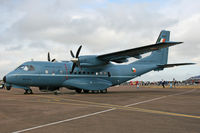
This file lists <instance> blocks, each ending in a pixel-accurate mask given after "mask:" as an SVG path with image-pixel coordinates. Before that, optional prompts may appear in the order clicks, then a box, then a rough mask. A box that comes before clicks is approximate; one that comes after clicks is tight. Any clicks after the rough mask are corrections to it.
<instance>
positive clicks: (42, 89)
mask: <svg viewBox="0 0 200 133" xmlns="http://www.w3.org/2000/svg"><path fill="white" fill-rule="evenodd" d="M39 90H40V91H42V92H48V91H56V90H59V87H49V86H44V87H39Z"/></svg>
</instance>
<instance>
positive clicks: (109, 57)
mask: <svg viewBox="0 0 200 133" xmlns="http://www.w3.org/2000/svg"><path fill="white" fill-rule="evenodd" d="M180 43H182V42H161V43H156V44H151V45H147V46H142V47H138V48H133V49H128V50H123V51H119V52H113V53H109V54H103V55H99V56H97V58H98V59H100V60H102V61H106V62H109V61H113V62H117V63H123V62H127V58H129V57H135V58H141V54H145V53H148V52H151V51H155V50H159V49H162V48H167V47H170V46H174V45H177V44H180Z"/></svg>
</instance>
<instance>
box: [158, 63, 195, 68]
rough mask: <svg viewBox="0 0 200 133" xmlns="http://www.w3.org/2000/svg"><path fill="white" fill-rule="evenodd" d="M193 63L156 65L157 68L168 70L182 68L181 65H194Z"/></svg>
mask: <svg viewBox="0 0 200 133" xmlns="http://www.w3.org/2000/svg"><path fill="white" fill-rule="evenodd" d="M194 64H195V63H176V64H165V65H158V67H159V68H169V67H175V66H183V65H194Z"/></svg>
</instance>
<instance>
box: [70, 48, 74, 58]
mask: <svg viewBox="0 0 200 133" xmlns="http://www.w3.org/2000/svg"><path fill="white" fill-rule="evenodd" d="M70 53H71V56H72V57H73V58H74V57H75V56H74V53H73V52H72V51H71V50H70Z"/></svg>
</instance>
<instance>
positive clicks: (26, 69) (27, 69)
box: [16, 65, 35, 71]
mask: <svg viewBox="0 0 200 133" xmlns="http://www.w3.org/2000/svg"><path fill="white" fill-rule="evenodd" d="M16 70H24V71H34V70H35V68H34V67H33V66H32V65H21V66H19V67H18V68H17V69H16Z"/></svg>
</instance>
